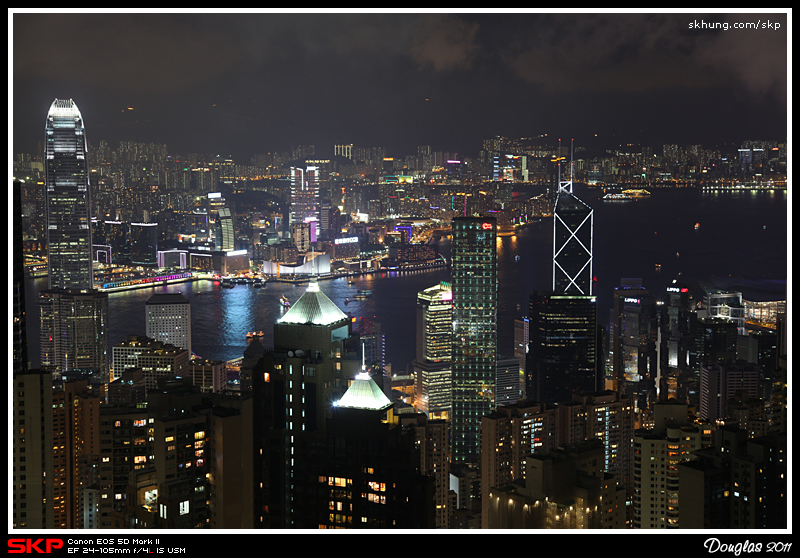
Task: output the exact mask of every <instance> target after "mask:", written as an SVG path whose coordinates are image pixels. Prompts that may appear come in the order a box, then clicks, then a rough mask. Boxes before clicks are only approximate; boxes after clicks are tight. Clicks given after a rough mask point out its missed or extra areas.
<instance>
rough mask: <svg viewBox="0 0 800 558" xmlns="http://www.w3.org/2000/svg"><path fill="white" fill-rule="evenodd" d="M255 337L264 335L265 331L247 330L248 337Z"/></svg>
mask: <svg viewBox="0 0 800 558" xmlns="http://www.w3.org/2000/svg"><path fill="white" fill-rule="evenodd" d="M254 337H264V332H263V331H248V332H247V338H248V339H252V338H254Z"/></svg>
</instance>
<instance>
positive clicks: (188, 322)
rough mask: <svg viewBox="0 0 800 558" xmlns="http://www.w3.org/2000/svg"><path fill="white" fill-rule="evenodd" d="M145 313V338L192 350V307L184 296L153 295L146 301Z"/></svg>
mask: <svg viewBox="0 0 800 558" xmlns="http://www.w3.org/2000/svg"><path fill="white" fill-rule="evenodd" d="M145 311H146V324H145V327H146V331H145V335H147V337H149V338H150V339H156V340H158V341H161V342H163V343H166V344H169V345H175V346H176V347H180V348H182V349H187V350H189V351H191V350H192V307H191V304H189V300H188V299H187V298H186V297H185V296H183V295H182V294H180V293H166V294H155V295H153V296H151V297H150V298H149V299H148V300H147V303H146V304H145Z"/></svg>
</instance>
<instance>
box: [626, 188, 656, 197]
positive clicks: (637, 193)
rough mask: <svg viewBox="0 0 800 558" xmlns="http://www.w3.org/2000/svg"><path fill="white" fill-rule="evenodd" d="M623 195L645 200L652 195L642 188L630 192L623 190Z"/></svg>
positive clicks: (632, 189)
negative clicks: (644, 198)
mask: <svg viewBox="0 0 800 558" xmlns="http://www.w3.org/2000/svg"><path fill="white" fill-rule="evenodd" d="M622 193H623V194H627V195H628V196H631V197H634V198H643V197H646V196H649V195H650V192H648V191H647V190H644V189H642V188H631V189H629V190H623V191H622Z"/></svg>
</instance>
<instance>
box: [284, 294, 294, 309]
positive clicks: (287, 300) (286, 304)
mask: <svg viewBox="0 0 800 558" xmlns="http://www.w3.org/2000/svg"><path fill="white" fill-rule="evenodd" d="M281 304H282V305H283V306H285V307H286V308H289V306H291V305H292V303H291V302H289V299H288V298H286V295H281Z"/></svg>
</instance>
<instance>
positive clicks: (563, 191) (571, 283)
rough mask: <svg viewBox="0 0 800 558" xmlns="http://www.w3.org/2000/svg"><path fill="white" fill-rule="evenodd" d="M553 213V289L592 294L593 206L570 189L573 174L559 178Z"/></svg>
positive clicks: (558, 291) (569, 292) (555, 290)
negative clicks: (566, 177)
mask: <svg viewBox="0 0 800 558" xmlns="http://www.w3.org/2000/svg"><path fill="white" fill-rule="evenodd" d="M560 168H561V167H560V164H559V179H558V180H559V184H558V197H557V198H556V206H555V212H554V216H553V292H555V293H559V294H561V293H566V294H575V295H585V296H588V295H591V294H592V281H593V276H592V250H593V246H592V245H593V228H594V210H593V209H592V208H591V207H589V206H588V205H586V204H585V203H584V202H582V201H581V200H580V199H578V198H577V197H576V196H575V194H573V192H572V177H571V176H570V179H569V180H561V171H560Z"/></svg>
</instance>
